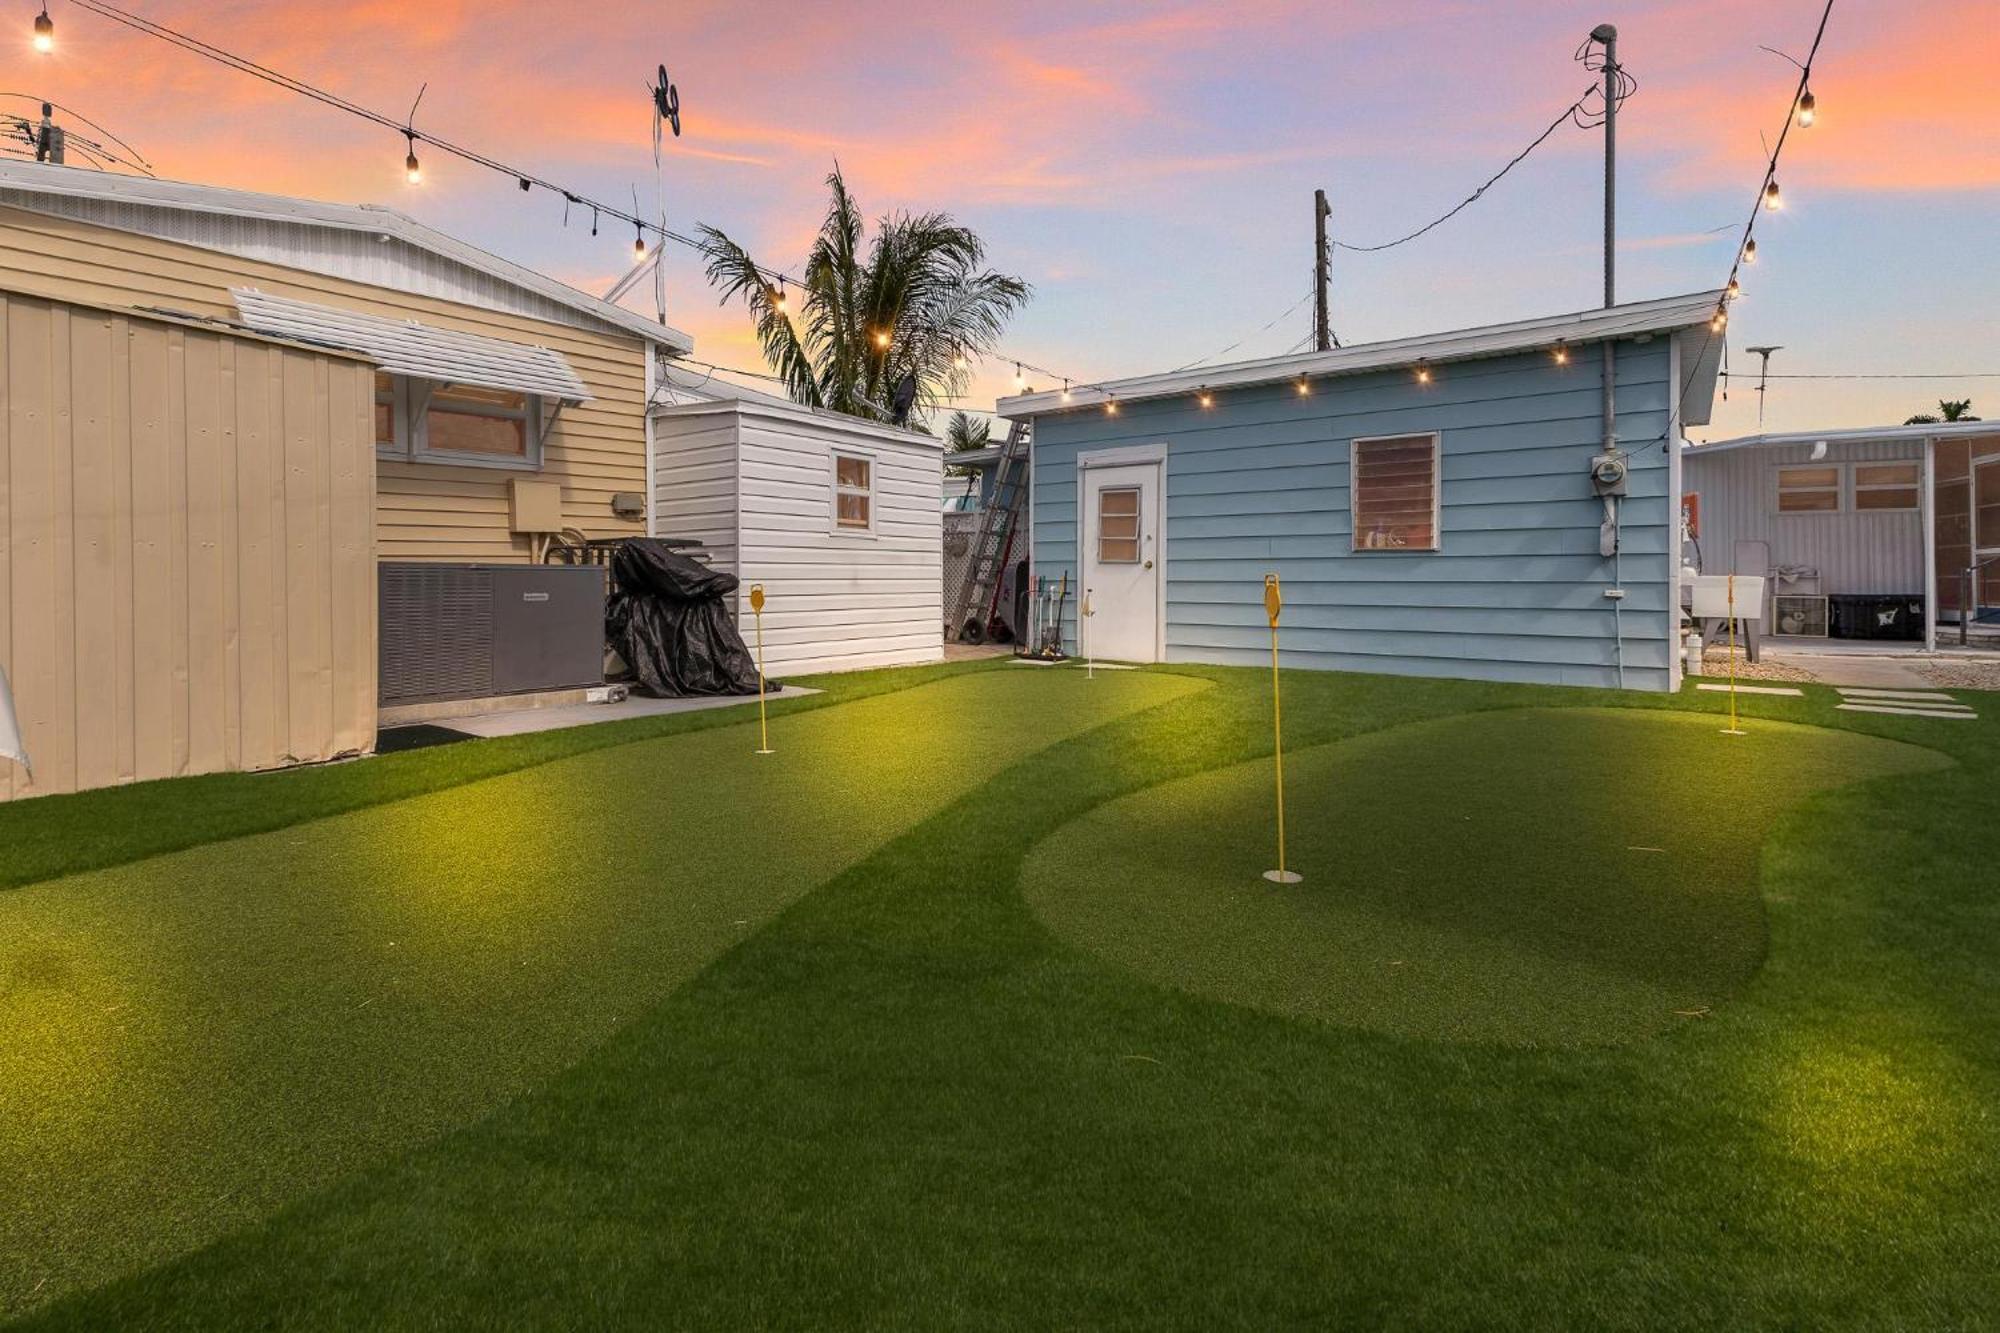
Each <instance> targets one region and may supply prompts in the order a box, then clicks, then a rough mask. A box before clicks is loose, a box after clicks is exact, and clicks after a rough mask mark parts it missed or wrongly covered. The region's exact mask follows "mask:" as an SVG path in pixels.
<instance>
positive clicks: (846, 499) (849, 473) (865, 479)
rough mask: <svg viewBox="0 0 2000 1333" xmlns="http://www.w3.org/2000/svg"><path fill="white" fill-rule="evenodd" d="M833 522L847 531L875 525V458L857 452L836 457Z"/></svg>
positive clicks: (867, 528)
mask: <svg viewBox="0 0 2000 1333" xmlns="http://www.w3.org/2000/svg"><path fill="white" fill-rule="evenodd" d="M833 525H834V527H835V528H837V529H840V530H842V531H847V532H868V531H871V530H872V529H873V528H874V526H875V464H874V460H872V459H868V458H862V457H860V456H858V455H855V454H835V455H834V456H833Z"/></svg>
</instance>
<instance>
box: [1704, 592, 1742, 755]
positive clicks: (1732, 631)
mask: <svg viewBox="0 0 2000 1333" xmlns="http://www.w3.org/2000/svg"><path fill="white" fill-rule="evenodd" d="M1710 586H1711V587H1712V586H1714V585H1712V584H1711V585H1710ZM1722 734H1723V735H1725V736H1741V735H1743V734H1744V733H1743V729H1742V728H1741V727H1739V726H1737V725H1736V576H1735V575H1734V574H1731V575H1730V576H1729V726H1728V727H1727V728H1726V729H1724V731H1723V733H1722Z"/></svg>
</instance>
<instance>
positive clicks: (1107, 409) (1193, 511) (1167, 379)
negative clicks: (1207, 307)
mask: <svg viewBox="0 0 2000 1333" xmlns="http://www.w3.org/2000/svg"><path fill="white" fill-rule="evenodd" d="M1720 302H1721V294H1720V293H1719V292H1702V293H1696V294H1693V295H1688V296H1681V297H1672V298H1667V299H1663V300H1656V301H1646V302H1639V303H1634V304H1628V305H1620V306H1612V307H1609V308H1606V309H1600V310H1591V311H1585V312H1582V313H1578V314H1570V315H1559V316H1554V317H1550V318H1545V319H1534V320H1524V321H1520V322H1516V323H1511V324H1501V325H1492V326H1488V327H1484V328H1475V329H1465V330H1460V331H1457V332H1452V333H1443V334H1437V335H1433V336H1426V337H1419V338H1405V339H1398V340H1395V341H1390V342H1379V343H1370V344H1364V345H1358V346H1352V347H1345V348H1336V349H1333V350H1331V351H1327V352H1310V353H1304V354H1299V355H1293V356H1284V357H1274V358H1270V359H1268V360H1261V361H1250V362H1243V363H1240V364H1235V365H1228V366H1216V367H1209V368H1206V369H1200V370H1187V371H1175V372H1171V373H1167V374H1161V375H1149V376H1141V377H1137V378H1133V379H1128V380H1121V381H1116V382H1110V383H1106V384H1102V385H1092V386H1089V387H1087V388H1082V387H1079V388H1073V389H1064V390H1054V391H1036V392H1029V393H1024V394H1020V395H1017V396H1015V397H1011V398H1006V399H1003V400H1001V402H1000V404H999V412H1000V414H1001V415H1002V416H1005V417H1009V418H1013V419H1027V420H1030V421H1031V422H1032V424H1033V439H1034V468H1033V488H1032V491H1031V514H1030V520H1029V521H1030V523H1031V526H1032V531H1033V538H1034V539H1033V548H1032V550H1033V558H1034V568H1035V573H1036V574H1038V575H1040V576H1042V577H1044V578H1056V577H1059V576H1061V575H1063V574H1065V573H1067V574H1068V575H1069V578H1070V581H1071V586H1072V588H1073V589H1075V595H1074V596H1072V597H1071V599H1070V601H1069V604H1068V609H1067V611H1066V613H1065V638H1066V641H1067V643H1068V646H1069V647H1070V649H1071V650H1072V651H1080V650H1081V649H1082V648H1083V647H1084V646H1085V645H1084V644H1083V642H1082V640H1080V639H1079V637H1078V628H1077V626H1078V615H1077V613H1078V611H1080V610H1081V609H1082V606H1083V605H1084V603H1085V601H1086V600H1087V601H1088V603H1089V606H1090V610H1091V612H1092V614H1091V615H1090V617H1089V618H1088V620H1087V621H1086V622H1084V624H1085V626H1086V628H1085V629H1084V631H1083V633H1085V634H1087V635H1088V636H1089V644H1088V646H1089V648H1090V650H1091V651H1092V653H1093V655H1095V656H1098V657H1101V658H1106V659H1111V660H1122V661H1139V662H1156V661H1166V662H1214V663H1222V664H1243V665H1248V664H1255V663H1258V662H1266V661H1268V660H1269V654H1270V639H1269V631H1268V629H1267V627H1266V622H1265V619H1264V612H1263V607H1262V592H1263V581H1264V575H1265V574H1266V573H1276V574H1277V575H1279V577H1280V578H1281V580H1282V586H1283V589H1284V596H1285V613H1284V620H1283V640H1282V648H1283V659H1284V662H1285V664H1286V665H1288V666H1298V667H1320V668H1333V669H1340V670H1349V671H1373V672H1388V673H1398V674H1406V675H1425V676H1456V677H1467V678H1474V679H1486V680H1509V681H1539V682H1545V683H1551V684H1571V685H1600V686H1618V685H1623V686H1625V687H1627V688H1633V689H1651V690H1672V689H1676V688H1678V686H1679V683H1680V678H1679V667H1678V658H1677V654H1676V653H1675V651H1674V645H1675V641H1676V638H1677V628H1678V622H1679V596H1678V584H1677V577H1678V571H1679V564H1680V561H1679V547H1680V541H1679V536H1680V532H1679V495H1680V491H1681V487H1680V478H1679V475H1678V474H1679V471H1680V457H1679V454H1680V451H1679V448H1678V444H1679V442H1680V438H1681V432H1682V429H1683V428H1684V427H1686V426H1690V425H1701V424H1704V423H1706V422H1707V420H1708V413H1709V406H1710V402H1711V399H1712V397H1713V394H1714V388H1715V379H1716V369H1717V365H1718V362H1719V360H1720V356H1721V351H1722V343H1723V339H1722V336H1721V334H1719V333H1717V332H1716V331H1715V330H1714V328H1712V327H1711V320H1712V318H1713V317H1714V315H1715V313H1716V311H1717V310H1718V309H1719V308H1720ZM1606 349H1609V351H1608V355H1607V350H1606ZM1607 364H1609V365H1611V366H1614V367H1615V369H1614V370H1613V371H1612V372H1611V373H1610V374H1609V375H1608V376H1607V374H1606V366H1607ZM1607 379H1608V381H1609V384H1610V388H1611V392H1610V393H1609V394H1607V393H1606V392H1605V389H1606V382H1607ZM1670 445H1672V446H1674V447H1669V446H1670ZM1606 454H1609V455H1610V456H1611V458H1612V460H1613V462H1614V464H1616V465H1615V466H1610V467H1606V468H1604V469H1603V470H1602V471H1599V468H1598V465H1599V464H1600V463H1602V462H1603V460H1604V456H1605V455H1606ZM1086 594H1087V597H1086Z"/></svg>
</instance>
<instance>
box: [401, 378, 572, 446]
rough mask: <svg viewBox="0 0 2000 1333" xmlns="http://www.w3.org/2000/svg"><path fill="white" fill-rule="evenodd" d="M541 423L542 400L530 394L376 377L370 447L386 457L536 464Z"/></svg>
mask: <svg viewBox="0 0 2000 1333" xmlns="http://www.w3.org/2000/svg"><path fill="white" fill-rule="evenodd" d="M541 422H542V400H541V399H540V398H538V397H536V396H535V395H533V394H526V393H515V392H513V391H511V390H507V389H479V388H473V387H471V386H469V385H461V384H434V383H432V382H430V381H428V380H413V379H410V378H409V377H407V376H403V375H387V374H383V373H380V372H377V373H376V376H375V447H376V449H377V451H379V452H380V453H382V454H383V455H385V456H388V457H392V458H401V459H404V460H407V461H413V462H422V463H453V464H460V465H465V466H473V467H509V468H534V467H540V466H541V445H542V440H541V433H542V427H541Z"/></svg>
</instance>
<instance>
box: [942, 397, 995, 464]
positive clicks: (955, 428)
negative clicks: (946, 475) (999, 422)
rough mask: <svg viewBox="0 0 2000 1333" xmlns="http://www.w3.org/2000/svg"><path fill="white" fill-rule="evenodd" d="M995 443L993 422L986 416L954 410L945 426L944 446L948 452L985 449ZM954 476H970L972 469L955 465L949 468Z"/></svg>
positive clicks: (960, 452) (959, 452) (956, 452)
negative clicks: (976, 415)
mask: <svg viewBox="0 0 2000 1333" xmlns="http://www.w3.org/2000/svg"><path fill="white" fill-rule="evenodd" d="M992 443H993V423H992V422H990V421H988V420H987V419H986V418H985V417H975V416H972V415H971V414H970V413H966V412H953V413H952V414H951V420H950V422H948V423H947V424H946V426H945V430H944V447H945V452H946V453H952V454H962V453H967V452H969V451H971V450H973V449H985V448H987V447H989V446H991V445H992ZM948 471H949V472H950V474H951V475H952V476H954V477H969V476H971V475H972V469H971V468H969V467H955V468H950V469H948Z"/></svg>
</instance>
